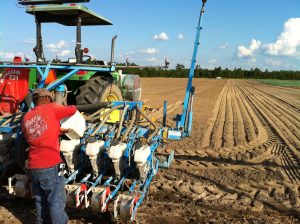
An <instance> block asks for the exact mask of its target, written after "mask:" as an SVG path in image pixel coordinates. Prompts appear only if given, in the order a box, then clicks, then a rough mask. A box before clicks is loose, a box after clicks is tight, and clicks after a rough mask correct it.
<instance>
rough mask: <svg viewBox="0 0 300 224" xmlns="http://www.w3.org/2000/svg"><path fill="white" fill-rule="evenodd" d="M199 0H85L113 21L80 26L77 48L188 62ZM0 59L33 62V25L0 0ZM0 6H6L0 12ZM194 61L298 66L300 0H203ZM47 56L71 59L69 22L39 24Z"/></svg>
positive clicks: (102, 55) (147, 61)
mask: <svg viewBox="0 0 300 224" xmlns="http://www.w3.org/2000/svg"><path fill="white" fill-rule="evenodd" d="M201 4H202V1H201V0H90V3H86V4H84V5H85V6H87V7H88V8H90V9H91V10H93V11H95V12H97V13H98V14H100V15H101V16H103V17H105V18H107V19H108V20H110V21H112V23H113V25H112V26H92V27H84V28H83V30H82V43H83V47H87V48H89V50H90V52H89V54H90V55H91V56H92V57H95V58H97V59H99V60H104V61H109V60H110V48H111V38H112V37H113V36H114V35H118V38H117V40H116V45H115V59H116V61H117V62H120V63H125V61H126V60H127V61H129V62H134V63H136V64H138V65H158V66H159V65H163V64H164V60H165V58H167V59H168V61H169V62H170V63H171V64H170V67H171V68H172V67H173V68H174V67H175V66H176V65H177V64H183V65H184V66H185V67H186V68H188V67H189V66H190V64H191V59H192V53H193V48H194V40H195V35H196V27H197V23H198V18H199V14H200V8H201ZM0 8H1V9H2V10H1V14H0V60H2V61H9V60H11V59H12V58H13V56H15V55H19V56H24V55H26V57H28V58H30V60H32V61H34V60H35V55H34V53H33V51H32V48H33V47H34V46H35V23H34V18H33V16H32V15H29V14H27V13H25V10H26V9H25V8H24V7H20V6H18V5H17V4H16V0H0ZM3 9H5V10H3ZM202 27H203V29H202V31H201V38H200V46H199V51H198V56H197V64H198V65H200V66H201V67H202V68H208V69H213V68H215V67H218V66H221V67H222V68H229V69H234V68H243V69H247V70H248V69H251V68H259V69H261V70H265V69H268V70H271V71H273V70H300V0H284V1H283V0H233V1H224V0H208V1H207V3H206V7H205V13H204V15H203V21H202ZM42 33H43V46H44V53H45V56H46V58H47V60H51V59H53V58H55V57H58V58H60V59H67V58H71V57H74V48H75V39H76V38H75V37H76V29H75V27H66V26H62V25H59V24H43V25H42Z"/></svg>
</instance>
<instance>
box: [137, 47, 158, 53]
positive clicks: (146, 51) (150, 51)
mask: <svg viewBox="0 0 300 224" xmlns="http://www.w3.org/2000/svg"><path fill="white" fill-rule="evenodd" d="M140 52H141V53H144V54H157V53H158V52H159V50H157V49H155V48H148V49H145V50H141V51H140Z"/></svg>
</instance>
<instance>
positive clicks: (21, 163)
mask: <svg viewBox="0 0 300 224" xmlns="http://www.w3.org/2000/svg"><path fill="white" fill-rule="evenodd" d="M28 148H29V145H28V143H27V141H26V139H25V137H24V136H23V135H22V136H20V138H19V139H18V140H17V142H16V144H15V160H16V163H17V165H18V167H19V168H21V169H23V170H25V169H26V163H25V162H26V160H28Z"/></svg>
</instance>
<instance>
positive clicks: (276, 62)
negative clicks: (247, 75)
mask: <svg viewBox="0 0 300 224" xmlns="http://www.w3.org/2000/svg"><path fill="white" fill-rule="evenodd" d="M266 63H267V64H268V65H272V66H281V65H282V61H280V60H274V59H271V58H268V59H266Z"/></svg>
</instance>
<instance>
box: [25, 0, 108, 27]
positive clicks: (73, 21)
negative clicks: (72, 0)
mask: <svg viewBox="0 0 300 224" xmlns="http://www.w3.org/2000/svg"><path fill="white" fill-rule="evenodd" d="M26 12H27V13H29V14H32V15H35V17H36V19H37V20H38V21H39V22H41V23H59V24H62V25H65V26H76V25H77V18H78V15H79V14H81V16H82V25H83V26H93V25H112V22H110V21H109V20H107V19H106V18H104V17H102V16H100V15H98V14H97V13H95V12H93V11H91V10H90V9H88V8H86V7H85V6H82V5H78V4H69V5H45V6H29V7H27V10H26Z"/></svg>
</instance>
